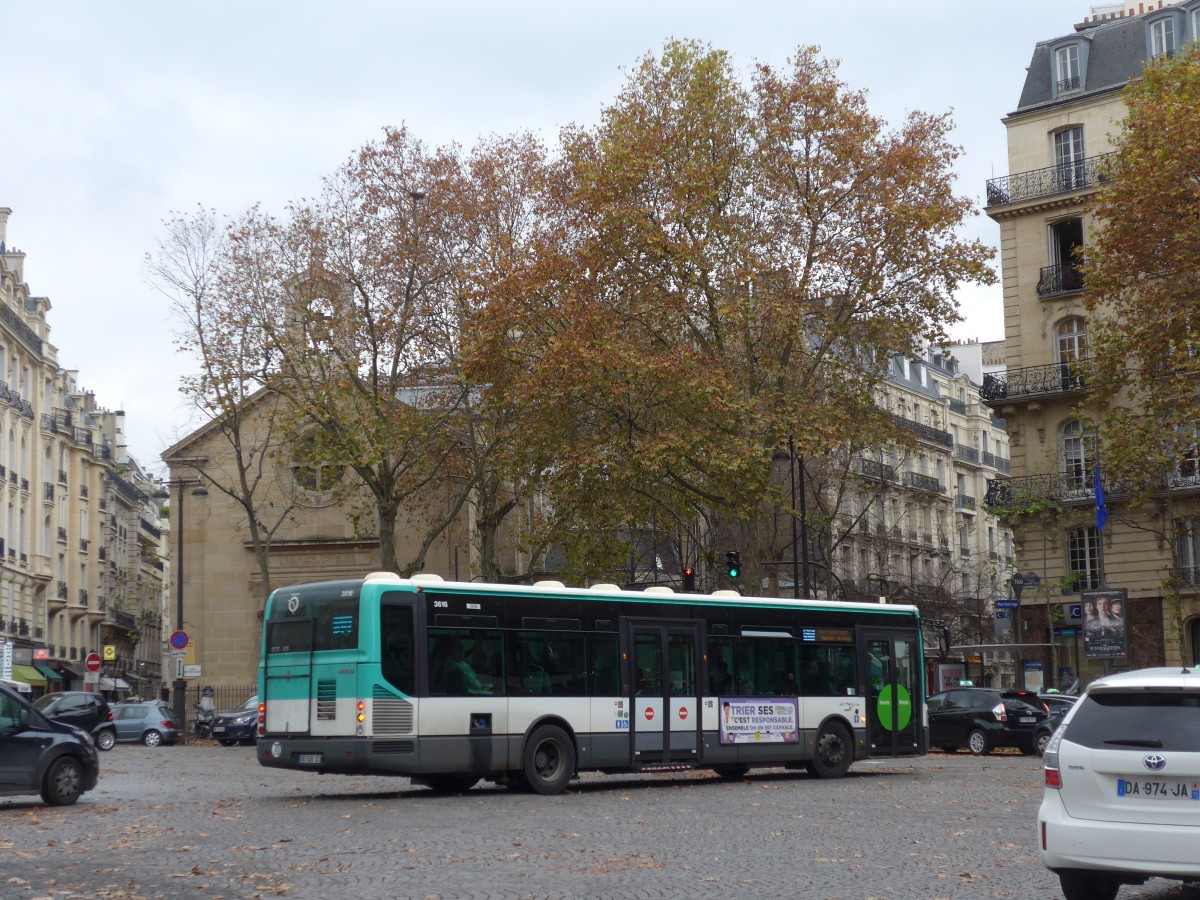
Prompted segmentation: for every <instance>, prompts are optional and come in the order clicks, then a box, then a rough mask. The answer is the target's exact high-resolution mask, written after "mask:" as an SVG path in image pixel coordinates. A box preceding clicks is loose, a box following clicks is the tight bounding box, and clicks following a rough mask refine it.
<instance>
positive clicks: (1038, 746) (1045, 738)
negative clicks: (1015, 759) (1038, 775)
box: [1033, 731, 1054, 756]
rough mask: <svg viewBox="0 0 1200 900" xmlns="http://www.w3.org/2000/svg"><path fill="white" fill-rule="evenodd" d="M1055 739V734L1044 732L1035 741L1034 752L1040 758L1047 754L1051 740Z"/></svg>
mask: <svg viewBox="0 0 1200 900" xmlns="http://www.w3.org/2000/svg"><path fill="white" fill-rule="evenodd" d="M1052 737H1054V734H1053V732H1050V731H1043V732H1041V733H1040V734H1038V736H1037V737H1036V738H1034V740H1033V751H1034V752H1035V753H1036V754H1037V755H1038V756H1044V755H1045V754H1046V748H1047V747H1049V746H1050V738H1052Z"/></svg>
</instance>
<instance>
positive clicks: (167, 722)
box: [162, 719, 175, 728]
mask: <svg viewBox="0 0 1200 900" xmlns="http://www.w3.org/2000/svg"><path fill="white" fill-rule="evenodd" d="M162 726H163V728H174V727H175V723H174V722H172V721H171V720H170V719H163V723H162Z"/></svg>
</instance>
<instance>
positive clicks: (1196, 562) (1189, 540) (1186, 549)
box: [1175, 519, 1200, 587]
mask: <svg viewBox="0 0 1200 900" xmlns="http://www.w3.org/2000/svg"><path fill="white" fill-rule="evenodd" d="M1175 552H1176V553H1177V554H1178V555H1179V582H1180V584H1182V585H1183V586H1185V587H1200V519H1177V520H1176V522H1175Z"/></svg>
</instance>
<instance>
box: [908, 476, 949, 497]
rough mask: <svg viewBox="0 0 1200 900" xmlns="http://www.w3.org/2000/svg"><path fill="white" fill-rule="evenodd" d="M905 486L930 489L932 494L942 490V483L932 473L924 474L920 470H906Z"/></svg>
mask: <svg viewBox="0 0 1200 900" xmlns="http://www.w3.org/2000/svg"><path fill="white" fill-rule="evenodd" d="M904 486H905V487H910V488H915V489H916V490H918V491H929V492H930V493H931V494H940V493H941V492H942V483H941V482H940V481H938V480H937V479H936V478H934V477H933V476H932V475H922V474H921V473H920V472H905V473H904Z"/></svg>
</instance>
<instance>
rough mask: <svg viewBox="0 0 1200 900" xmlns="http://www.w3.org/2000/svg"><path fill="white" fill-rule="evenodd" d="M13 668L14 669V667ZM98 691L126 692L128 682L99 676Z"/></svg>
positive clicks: (122, 679)
mask: <svg viewBox="0 0 1200 900" xmlns="http://www.w3.org/2000/svg"><path fill="white" fill-rule="evenodd" d="M13 668H16V666H14V667H13ZM100 690H102V691H127V690H129V682H128V681H126V680H125V679H124V678H109V677H108V676H107V675H101V676H100Z"/></svg>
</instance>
